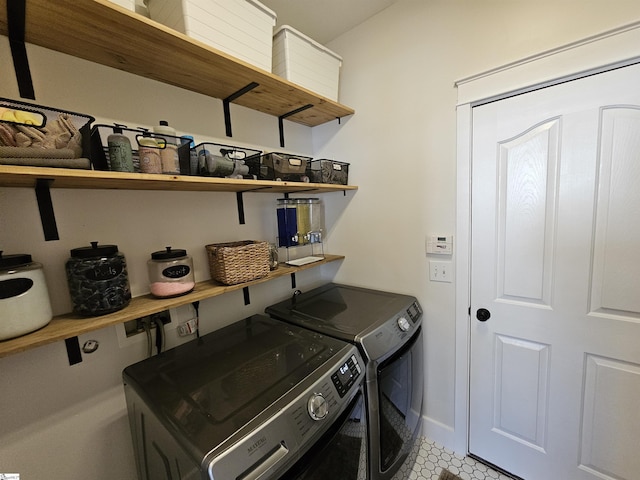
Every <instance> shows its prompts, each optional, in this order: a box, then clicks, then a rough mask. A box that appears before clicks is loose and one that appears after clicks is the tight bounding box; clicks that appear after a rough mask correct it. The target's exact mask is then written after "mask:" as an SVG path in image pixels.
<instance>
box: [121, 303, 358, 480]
mask: <svg viewBox="0 0 640 480" xmlns="http://www.w3.org/2000/svg"><path fill="white" fill-rule="evenodd" d="M364 369H365V363H364V361H363V359H362V357H361V354H360V352H359V351H358V349H357V348H356V347H355V346H354V345H352V344H350V343H348V342H345V341H341V340H338V339H335V338H332V337H330V336H327V335H323V334H319V333H317V332H312V331H310V330H308V329H304V328H300V327H297V326H295V325H290V324H286V323H284V322H281V321H277V320H274V319H271V318H269V317H267V316H265V315H254V316H252V317H249V318H247V319H244V320H242V321H239V322H236V323H233V324H231V325H229V326H227V327H225V328H222V329H220V330H217V331H215V332H212V333H210V334H208V335H203V336H201V337H200V338H199V339H196V340H193V341H190V342H188V343H186V344H184V345H181V346H179V347H176V348H173V349H170V350H167V351H165V352H163V353H161V354H159V355H157V356H155V357H151V358H148V359H145V360H143V361H141V362H138V363H136V364H134V365H131V366H128V367H127V368H125V369H124V371H123V381H124V390H125V396H126V400H127V409H128V414H129V421H130V425H131V433H132V438H133V445H134V451H135V458H136V464H137V469H138V476H139V479H140V480H163V479H164V480H169V479H172V480H176V479H178V480H184V479H189V480H195V479H200V480H205V479H206V480H275V479H278V480H303V479H304V480H320V479H323V480H326V479H327V478H336V479H337V478H340V479H341V480H342V479H348V480H357V479H359V478H362V476H363V471H364V469H365V468H366V442H367V430H366V419H365V418H364V411H365V410H364V379H365V372H364Z"/></svg>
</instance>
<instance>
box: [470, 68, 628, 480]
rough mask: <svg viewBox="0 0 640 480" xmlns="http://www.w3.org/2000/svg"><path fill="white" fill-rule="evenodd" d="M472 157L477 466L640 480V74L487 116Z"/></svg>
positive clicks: (480, 116) (476, 131) (522, 99)
mask: <svg viewBox="0 0 640 480" xmlns="http://www.w3.org/2000/svg"><path fill="white" fill-rule="evenodd" d="M472 154H473V159H472V162H473V167H472V183H473V184H472V200H471V201H472V241H471V243H472V263H471V265H472V266H471V269H472V272H471V368H470V372H471V373H470V375H471V380H470V381H471V383H470V424H469V450H470V452H471V453H472V454H475V455H477V456H479V457H481V458H483V459H484V460H486V461H488V462H490V463H493V464H495V465H498V466H499V467H502V468H503V469H505V470H507V471H509V472H512V473H514V474H516V475H518V476H521V477H523V478H525V479H526V480H574V479H576V480H578V479H603V478H604V479H616V480H638V479H640V451H639V450H638V447H639V446H640V66H638V65H634V66H631V67H626V68H623V69H619V70H615V71H611V72H607V73H603V74H599V75H593V76H590V77H587V78H583V79H580V80H575V81H572V82H567V83H564V84H561V85H557V86H554V87H549V88H546V89H542V90H538V91H535V92H532V93H528V94H524V95H519V96H515V97H512V98H509V99H505V100H501V101H497V102H494V103H491V104H487V105H484V106H479V107H476V108H474V109H473V151H472ZM481 309H484V311H483V310H481ZM479 310H480V312H479V313H478V311H479ZM483 314H484V315H483ZM476 315H478V316H479V317H480V318H481V319H482V320H484V321H481V320H478V319H476ZM487 316H489V318H488V319H487V318H486V317H487Z"/></svg>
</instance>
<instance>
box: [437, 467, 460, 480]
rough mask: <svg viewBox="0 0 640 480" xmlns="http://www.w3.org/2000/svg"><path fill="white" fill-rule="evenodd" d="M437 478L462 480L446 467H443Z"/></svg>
mask: <svg viewBox="0 0 640 480" xmlns="http://www.w3.org/2000/svg"><path fill="white" fill-rule="evenodd" d="M438 480H462V479H461V478H460V477H459V476H458V475H454V474H453V473H451V472H450V471H449V470H447V469H446V468H443V469H442V472H440V476H439V477H438Z"/></svg>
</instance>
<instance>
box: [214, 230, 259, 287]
mask: <svg viewBox="0 0 640 480" xmlns="http://www.w3.org/2000/svg"><path fill="white" fill-rule="evenodd" d="M205 248H206V250H207V256H208V257H209V271H210V272H211V278H213V279H214V280H216V281H218V282H220V283H224V284H225V285H236V284H238V283H244V282H250V281H251V280H255V279H257V278H262V277H266V276H267V275H268V274H269V244H268V243H267V242H257V241H253V240H244V241H241V242H229V243H213V244H210V245H206V246H205Z"/></svg>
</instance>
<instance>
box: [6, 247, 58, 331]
mask: <svg viewBox="0 0 640 480" xmlns="http://www.w3.org/2000/svg"><path fill="white" fill-rule="evenodd" d="M52 316H53V314H52V310H51V302H50V300H49V291H48V290H47V282H46V281H45V278H44V272H43V271H42V265H41V264H39V263H37V262H34V261H33V260H32V258H31V255H27V254H17V255H4V256H3V255H2V252H1V251H0V340H7V339H9V338H15V337H19V336H21V335H25V334H27V333H30V332H33V331H34V330H38V329H39V328H42V327H44V326H45V325H47V324H48V323H49V322H50V321H51V318H52Z"/></svg>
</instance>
